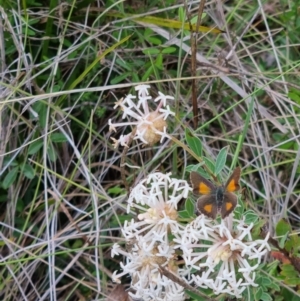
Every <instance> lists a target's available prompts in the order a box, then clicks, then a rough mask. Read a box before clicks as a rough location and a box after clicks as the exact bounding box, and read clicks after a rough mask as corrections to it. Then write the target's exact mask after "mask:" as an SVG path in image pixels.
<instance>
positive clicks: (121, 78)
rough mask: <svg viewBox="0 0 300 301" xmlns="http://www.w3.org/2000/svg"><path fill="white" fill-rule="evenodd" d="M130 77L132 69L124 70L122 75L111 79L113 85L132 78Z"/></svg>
mask: <svg viewBox="0 0 300 301" xmlns="http://www.w3.org/2000/svg"><path fill="white" fill-rule="evenodd" d="M130 77H131V71H128V72H124V73H122V74H121V75H119V76H116V77H114V78H113V79H112V80H111V81H110V84H111V85H116V84H118V83H120V82H122V81H123V80H124V79H126V78H130Z"/></svg>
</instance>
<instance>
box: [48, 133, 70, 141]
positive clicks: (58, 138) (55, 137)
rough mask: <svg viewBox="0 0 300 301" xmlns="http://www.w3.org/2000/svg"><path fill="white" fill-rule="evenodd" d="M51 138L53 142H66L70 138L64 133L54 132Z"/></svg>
mask: <svg viewBox="0 0 300 301" xmlns="http://www.w3.org/2000/svg"><path fill="white" fill-rule="evenodd" d="M50 140H51V141H52V142H56V143H61V142H66V141H68V139H67V138H66V136H65V135H64V134H63V133H53V134H51V135H50Z"/></svg>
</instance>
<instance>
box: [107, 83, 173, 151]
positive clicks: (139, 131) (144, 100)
mask: <svg viewBox="0 0 300 301" xmlns="http://www.w3.org/2000/svg"><path fill="white" fill-rule="evenodd" d="M149 88H150V86H149V85H139V86H136V87H135V90H136V91H137V92H138V100H137V103H136V102H135V99H136V96H133V95H131V94H129V95H127V96H126V97H125V98H124V99H121V100H120V101H118V102H117V103H116V105H115V106H114V109H115V108H117V107H118V106H119V107H121V109H122V111H123V116H122V119H124V118H126V117H129V118H130V119H131V120H130V121H128V122H122V123H112V122H111V119H109V121H108V124H109V127H110V130H112V131H116V128H117V127H122V126H128V125H132V126H134V127H135V129H134V131H133V132H132V133H129V134H127V135H121V136H120V138H119V139H118V140H117V139H115V138H111V139H112V140H113V141H114V147H115V148H116V147H117V146H118V145H119V144H121V145H122V146H126V147H128V142H129V140H130V137H131V135H132V136H133V137H132V138H133V139H135V140H137V139H138V140H140V141H141V142H143V143H144V144H148V145H153V144H155V143H156V142H158V141H160V142H162V141H163V139H164V138H165V137H168V135H167V133H166V128H167V122H166V119H167V118H168V116H169V115H174V113H173V112H171V111H170V107H169V106H167V105H166V102H167V100H173V99H174V97H172V96H168V95H164V94H163V93H161V92H158V94H159V96H158V97H157V98H156V99H154V101H153V100H152V97H151V96H149V92H148V89H149ZM150 101H153V102H154V103H155V102H159V103H158V105H157V107H156V109H155V111H151V110H150V108H149V105H148V104H149V102H150ZM165 107H166V108H165ZM163 108H165V109H163Z"/></svg>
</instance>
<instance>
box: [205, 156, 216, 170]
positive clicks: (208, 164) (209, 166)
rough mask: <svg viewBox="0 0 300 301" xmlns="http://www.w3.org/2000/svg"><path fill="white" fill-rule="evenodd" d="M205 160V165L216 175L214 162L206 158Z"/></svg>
mask: <svg viewBox="0 0 300 301" xmlns="http://www.w3.org/2000/svg"><path fill="white" fill-rule="evenodd" d="M203 160H204V162H205V165H206V167H207V168H208V169H209V170H210V171H211V172H212V173H215V164H214V162H213V161H212V160H210V159H208V158H206V157H203Z"/></svg>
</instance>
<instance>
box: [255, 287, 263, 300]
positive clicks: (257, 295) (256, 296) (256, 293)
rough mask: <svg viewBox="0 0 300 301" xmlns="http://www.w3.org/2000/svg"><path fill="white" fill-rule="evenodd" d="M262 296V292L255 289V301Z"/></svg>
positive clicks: (260, 289)
mask: <svg viewBox="0 0 300 301" xmlns="http://www.w3.org/2000/svg"><path fill="white" fill-rule="evenodd" d="M262 294H263V290H262V288H261V287H259V288H258V289H257V291H256V292H255V300H260V297H261V296H262Z"/></svg>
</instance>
